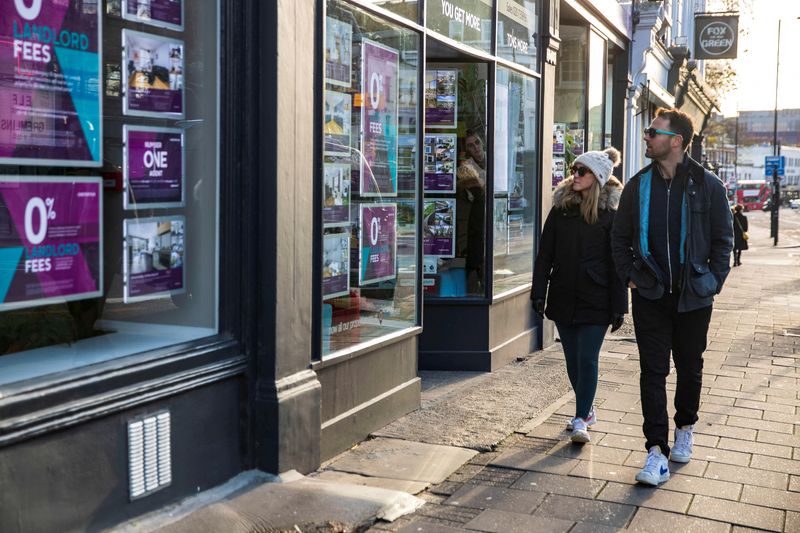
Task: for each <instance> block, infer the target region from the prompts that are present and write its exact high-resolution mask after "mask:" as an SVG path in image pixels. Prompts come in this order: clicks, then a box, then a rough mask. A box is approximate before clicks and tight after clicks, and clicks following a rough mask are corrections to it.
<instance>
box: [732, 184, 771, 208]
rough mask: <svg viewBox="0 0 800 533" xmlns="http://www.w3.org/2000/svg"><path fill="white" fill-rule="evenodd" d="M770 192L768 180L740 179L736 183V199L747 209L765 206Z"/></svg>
mask: <svg viewBox="0 0 800 533" xmlns="http://www.w3.org/2000/svg"><path fill="white" fill-rule="evenodd" d="M770 194H771V191H770V188H769V185H767V182H766V180H739V182H738V183H737V184H736V201H737V202H739V203H740V204H742V205H743V206H744V209H745V211H752V210H759V209H761V208H762V207H764V202H766V201H767V200H769V197H770Z"/></svg>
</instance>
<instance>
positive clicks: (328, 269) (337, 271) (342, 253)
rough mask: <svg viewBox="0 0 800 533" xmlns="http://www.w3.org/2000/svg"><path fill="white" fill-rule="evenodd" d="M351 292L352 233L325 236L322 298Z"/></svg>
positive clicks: (325, 298)
mask: <svg viewBox="0 0 800 533" xmlns="http://www.w3.org/2000/svg"><path fill="white" fill-rule="evenodd" d="M349 292H350V233H331V234H328V235H325V237H324V240H323V248H322V298H323V300H327V299H328V298H335V297H337V296H347V295H348V293H349Z"/></svg>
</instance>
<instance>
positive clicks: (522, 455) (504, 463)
mask: <svg viewBox="0 0 800 533" xmlns="http://www.w3.org/2000/svg"><path fill="white" fill-rule="evenodd" d="M491 464H492V465H494V466H501V467H505V468H515V469H517V470H534V471H536V472H549V473H551V474H564V475H566V474H569V472H570V470H572V469H573V468H574V467H575V465H576V464H578V460H577V459H571V458H568V457H558V456H554V455H546V454H542V453H535V452H530V451H528V450H516V449H513V448H512V449H511V450H510V451H508V452H506V453H504V454H502V455H501V456H500V457H498V458H497V459H495V460H494V461H492V462H491Z"/></svg>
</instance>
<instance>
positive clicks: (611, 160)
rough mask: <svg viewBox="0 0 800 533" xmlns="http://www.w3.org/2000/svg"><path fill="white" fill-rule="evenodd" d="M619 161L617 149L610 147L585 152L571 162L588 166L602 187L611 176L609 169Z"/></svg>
mask: <svg viewBox="0 0 800 533" xmlns="http://www.w3.org/2000/svg"><path fill="white" fill-rule="evenodd" d="M619 161H620V155H619V150H617V149H616V148H613V147H611V148H606V149H605V150H603V151H602V152H599V151H598V152H585V153H583V154H581V155H579V156H578V158H577V159H575V162H574V163H573V164H574V165H583V166H585V167H588V168H589V170H591V171H592V174H594V175H595V177H596V178H597V181H598V182H600V186H601V187H603V186H604V185H605V184H606V183H607V182H608V178H610V177H611V170H612V169H613V168H614V167H615V166H617V165H619Z"/></svg>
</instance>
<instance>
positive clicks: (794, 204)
mask: <svg viewBox="0 0 800 533" xmlns="http://www.w3.org/2000/svg"><path fill="white" fill-rule="evenodd" d="M789 207H791V208H792V209H800V198H795V199H794V200H790V201H789Z"/></svg>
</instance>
